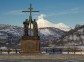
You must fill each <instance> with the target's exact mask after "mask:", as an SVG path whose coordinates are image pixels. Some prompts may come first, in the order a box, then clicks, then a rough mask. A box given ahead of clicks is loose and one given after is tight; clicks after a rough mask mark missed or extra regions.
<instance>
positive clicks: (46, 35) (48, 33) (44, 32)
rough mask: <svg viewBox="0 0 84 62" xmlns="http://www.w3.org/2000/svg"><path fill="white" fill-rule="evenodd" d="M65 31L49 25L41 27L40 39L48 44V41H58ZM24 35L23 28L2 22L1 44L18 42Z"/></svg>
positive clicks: (0, 31)
mask: <svg viewBox="0 0 84 62" xmlns="http://www.w3.org/2000/svg"><path fill="white" fill-rule="evenodd" d="M64 34H65V32H64V31H63V30H60V29H57V28H53V27H47V28H39V36H40V41H41V42H43V43H44V44H46V43H47V42H53V41H54V42H56V40H57V39H59V38H60V37H61V36H62V35H64ZM22 36H23V28H22V27H17V26H11V25H4V24H0V44H1V45H2V46H3V45H6V44H8V45H9V44H13V45H14V44H17V45H18V43H19V42H20V39H21V37H22Z"/></svg>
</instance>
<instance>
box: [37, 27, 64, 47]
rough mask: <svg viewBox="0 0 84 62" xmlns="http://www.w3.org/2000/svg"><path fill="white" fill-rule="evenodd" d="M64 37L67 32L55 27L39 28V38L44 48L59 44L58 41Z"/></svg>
mask: <svg viewBox="0 0 84 62" xmlns="http://www.w3.org/2000/svg"><path fill="white" fill-rule="evenodd" d="M63 35H65V31H63V30H60V29H57V28H54V27H45V28H39V36H40V41H41V43H42V46H43V45H44V46H49V44H54V43H57V40H58V39H60V38H61V37H62V36H63Z"/></svg>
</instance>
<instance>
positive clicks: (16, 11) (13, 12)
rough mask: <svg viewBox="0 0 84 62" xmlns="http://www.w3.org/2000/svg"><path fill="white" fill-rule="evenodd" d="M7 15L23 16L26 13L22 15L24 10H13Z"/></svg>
mask: <svg viewBox="0 0 84 62" xmlns="http://www.w3.org/2000/svg"><path fill="white" fill-rule="evenodd" d="M5 14H6V15H21V14H24V13H22V10H13V11H9V12H7V13H5Z"/></svg>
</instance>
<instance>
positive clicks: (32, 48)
mask: <svg viewBox="0 0 84 62" xmlns="http://www.w3.org/2000/svg"><path fill="white" fill-rule="evenodd" d="M21 53H40V43H39V40H37V38H36V37H29V36H26V37H23V38H22V40H21Z"/></svg>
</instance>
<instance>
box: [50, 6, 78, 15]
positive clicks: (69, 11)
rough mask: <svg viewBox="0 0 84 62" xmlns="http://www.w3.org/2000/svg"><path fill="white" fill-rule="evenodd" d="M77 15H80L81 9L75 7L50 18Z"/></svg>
mask: <svg viewBox="0 0 84 62" xmlns="http://www.w3.org/2000/svg"><path fill="white" fill-rule="evenodd" d="M77 13H79V8H78V7H75V8H71V9H68V10H65V11H63V12H59V13H52V14H50V15H49V16H62V15H69V14H77Z"/></svg>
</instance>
